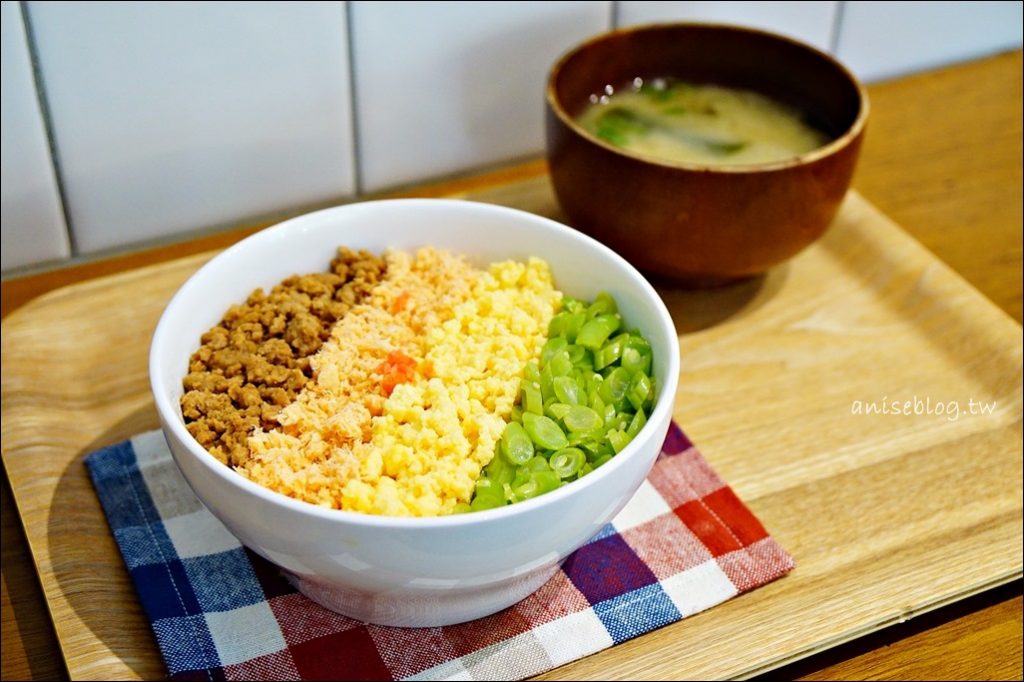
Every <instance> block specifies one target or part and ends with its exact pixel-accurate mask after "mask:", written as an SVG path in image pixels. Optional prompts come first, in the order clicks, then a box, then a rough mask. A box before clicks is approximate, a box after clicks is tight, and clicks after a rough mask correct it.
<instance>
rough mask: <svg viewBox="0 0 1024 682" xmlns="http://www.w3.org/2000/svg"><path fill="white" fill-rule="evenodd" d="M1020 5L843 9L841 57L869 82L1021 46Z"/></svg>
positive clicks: (850, 5)
mask: <svg viewBox="0 0 1024 682" xmlns="http://www.w3.org/2000/svg"><path fill="white" fill-rule="evenodd" d="M1021 7H1022V5H1021V3H1020V2H926V3H922V2H898V1H890V2H870V1H864V0H851V1H850V2H847V3H846V5H845V7H844V10H843V20H842V31H841V32H840V35H839V43H838V49H837V52H836V54H837V56H838V57H839V59H840V60H842V61H843V62H844V63H846V64H847V65H849V67H850V68H851V69H852V70H853V71H854V73H856V74H857V75H858V76H859V77H860V78H862V79H864V80H866V81H875V80H880V79H884V78H890V77H892V76H897V75H900V74H905V73H908V72H911V71H918V70H923V69H928V68H933V67H936V66H940V65H942V64H947V63H950V62H956V61H961V60H964V59H970V58H972V57H979V56H981V55H985V54H991V53H994V52H999V51H1001V50H1007V49H1012V48H1016V47H1020V45H1021V23H1022V20H1024V19H1022V17H1024V14H1022V11H1021Z"/></svg>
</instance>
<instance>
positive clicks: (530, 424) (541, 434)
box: [523, 412, 569, 450]
mask: <svg viewBox="0 0 1024 682" xmlns="http://www.w3.org/2000/svg"><path fill="white" fill-rule="evenodd" d="M523 427H524V428H525V429H526V433H528V434H530V440H532V441H533V443H534V444H535V445H536V446H537V447H539V448H543V449H544V450H561V449H562V448H564V447H565V446H566V445H568V443H569V441H568V440H566V438H565V433H564V432H563V431H562V429H561V428H559V426H558V424H556V423H555V422H554V420H552V419H551V418H550V417H545V416H544V415H537V414H533V413H532V412H526V413H524V414H523Z"/></svg>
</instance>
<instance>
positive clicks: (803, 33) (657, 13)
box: [617, 0, 839, 50]
mask: <svg viewBox="0 0 1024 682" xmlns="http://www.w3.org/2000/svg"><path fill="white" fill-rule="evenodd" d="M838 5H839V3H838V2H833V1H832V0H827V1H826V0H807V1H806V2H792V1H791V2H784V1H782V2H779V1H776V2H771V1H768V0H759V1H756V2H755V1H751V2H707V1H703V0H693V1H689V2H687V1H682V2H675V1H670V2H650V1H648V0H622V2H619V7H618V12H617V14H618V24H619V26H630V25H633V24H646V23H650V22H657V21H701V22H713V23H723V24H739V25H742V26H750V27H752V28H759V29H763V30H766V31H772V32H774V33H781V34H783V35H787V36H790V37H792V38H796V39H797V40H802V41H804V42H806V43H809V44H811V45H814V46H815V47H817V48H819V49H821V50H828V49H829V47H830V46H831V41H832V33H833V28H834V24H835V19H836V12H837V8H838Z"/></svg>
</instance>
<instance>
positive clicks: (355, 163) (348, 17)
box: [342, 0, 365, 197]
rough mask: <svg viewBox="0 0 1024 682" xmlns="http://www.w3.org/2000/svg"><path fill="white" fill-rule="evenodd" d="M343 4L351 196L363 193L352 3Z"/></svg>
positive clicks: (347, 0) (347, 1)
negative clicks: (350, 146) (350, 155)
mask: <svg viewBox="0 0 1024 682" xmlns="http://www.w3.org/2000/svg"><path fill="white" fill-rule="evenodd" d="M342 4H343V7H344V17H345V46H346V48H347V50H348V89H349V94H348V106H349V128H350V130H351V131H352V164H351V167H352V183H353V185H354V187H353V189H354V192H353V196H355V197H359V196H362V194H363V187H364V185H365V183H364V180H363V150H362V145H361V144H360V142H359V107H358V106H357V105H356V99H357V97H358V95H357V94H356V90H357V88H356V48H355V35H354V32H353V30H352V24H353V22H352V3H351V2H350V1H349V0H346V1H345V2H344V3H342Z"/></svg>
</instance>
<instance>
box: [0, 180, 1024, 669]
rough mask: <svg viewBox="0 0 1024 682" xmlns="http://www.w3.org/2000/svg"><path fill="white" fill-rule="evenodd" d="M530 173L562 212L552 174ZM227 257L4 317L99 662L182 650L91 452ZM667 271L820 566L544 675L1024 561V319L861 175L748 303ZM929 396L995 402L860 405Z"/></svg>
mask: <svg viewBox="0 0 1024 682" xmlns="http://www.w3.org/2000/svg"><path fill="white" fill-rule="evenodd" d="M515 192H516V195H517V197H518V199H517V203H519V204H520V205H523V204H525V205H528V206H529V207H530V208H531V209H533V210H537V212H540V213H557V209H556V208H555V204H554V198H553V196H552V195H551V193H550V187H549V185H548V182H547V179H546V178H545V177H543V176H542V177H540V178H536V179H534V180H528V181H525V182H521V183H517V185H516V191H515ZM207 257H208V255H199V256H192V257H189V258H185V259H182V260H177V261H173V262H171V263H167V264H162V265H155V266H150V267H147V268H141V269H138V270H133V271H130V272H127V273H123V274H120V275H115V276H113V277H108V278H104V279H100V280H95V281H92V282H86V283H83V284H80V285H76V286H73V287H70V288H65V289H61V290H58V291H56V292H53V293H51V294H48V295H46V296H44V297H43V298H41V299H38V300H37V301H35V302H33V303H31V304H29V305H27V306H25V307H24V308H22V309H21V310H18V311H16V312H15V313H13V314H11V315H9V316H8V318H7V319H5V320H4V323H3V340H2V343H3V356H4V358H5V362H6V363H7V364H8V365H9V366H10V367H12V368H14V371H5V372H4V375H3V436H2V439H3V443H4V453H3V456H4V463H5V466H6V468H7V472H8V476H9V477H10V481H11V484H12V488H13V491H14V495H15V498H16V501H17V504H18V507H19V510H20V511H21V516H22V519H23V522H24V525H25V529H26V533H27V536H28V538H29V542H30V544H31V545H32V550H33V553H34V555H35V558H36V564H37V567H38V570H39V574H40V576H41V582H42V585H43V590H44V593H45V595H46V599H47V602H48V603H49V605H50V608H51V610H52V613H53V620H54V624H55V628H56V631H57V635H58V639H59V640H60V644H61V647H62V649H63V653H64V656H65V659H66V660H67V664H68V668H69V671H70V674H71V676H72V677H73V678H76V679H79V678H81V679H97V678H126V677H127V678H151V677H154V676H159V675H160V674H161V673H162V664H161V662H160V660H159V658H158V657H157V656H156V655H155V647H154V642H153V640H152V635H151V634H150V631H149V629H148V628H147V627H146V626H145V620H144V618H143V615H142V613H141V611H140V609H139V607H138V602H137V599H136V597H135V595H134V592H133V591H132V588H131V586H130V583H129V580H128V576H127V572H126V571H125V569H124V567H123V564H122V563H121V561H120V558H119V555H118V554H117V551H116V548H115V547H114V543H113V539H112V537H111V535H110V532H109V529H108V528H107V526H106V523H105V521H104V519H103V516H102V512H101V511H100V509H99V505H98V502H97V500H96V498H95V495H94V494H92V491H91V487H90V483H89V481H88V478H87V476H86V472H85V469H84V466H83V464H82V457H83V456H84V455H85V454H86V453H88V452H90V451H92V450H94V449H95V448H97V447H100V446H102V445H106V444H110V443H113V442H117V441H119V440H121V439H123V438H125V437H127V436H129V435H131V434H133V433H137V432H139V431H142V430H145V429H149V428H154V427H155V426H156V423H157V422H156V417H155V414H154V412H153V408H152V404H151V400H150V396H149V387H148V383H147V376H146V351H147V348H148V342H149V336H150V334H151V332H152V329H153V328H154V326H155V323H156V320H157V318H158V316H159V314H160V312H161V311H162V309H163V306H164V305H165V303H166V301H167V300H168V299H169V297H170V296H171V294H172V293H173V292H174V290H175V289H176V288H177V287H178V286H179V285H180V284H181V282H183V281H184V279H185V278H186V277H187V276H188V275H189V274H191V273H192V272H193V271H194V270H195V269H196V268H197V267H199V265H200V264H201V263H203V262H204V261H205V260H206V258H207ZM660 293H661V294H662V296H663V298H664V299H665V300H666V302H667V304H668V305H669V308H670V310H671V312H672V314H673V318H674V319H675V320H676V321H677V323H678V325H679V328H680V330H681V346H682V353H683V359H684V363H683V366H684V369H683V372H682V377H681V382H680V390H679V393H678V395H677V402H676V405H677V409H676V418H677V419H678V420H679V422H680V423H682V424H684V425H685V428H686V429H687V432H688V433H689V434H690V436H691V437H692V438H693V439H694V440H695V442H696V443H698V445H699V447H700V448H701V450H702V451H703V452H704V454H705V455H706V456H707V458H708V460H709V461H710V462H711V463H712V465H713V466H714V467H715V468H716V469H717V470H718V471H719V473H720V474H721V475H722V476H723V477H724V478H725V479H726V480H727V481H729V482H730V484H731V485H732V486H733V488H734V489H735V490H736V492H737V493H738V494H739V495H740V497H741V498H742V499H744V500H745V501H746V502H747V503H748V504H749V505H750V506H751V508H752V509H753V511H754V512H755V514H757V515H758V516H759V517H760V518H761V519H762V521H763V522H764V523H765V525H766V526H767V527H768V528H769V529H770V531H771V532H772V533H773V534H774V535H775V536H776V537H777V539H778V540H779V542H781V543H782V545H783V546H784V547H786V548H787V549H788V550H789V551H790V552H792V553H793V555H794V557H795V559H796V562H797V569H796V570H795V571H794V572H793V573H792V574H791V575H790V576H788V577H787V578H785V579H783V580H780V581H778V582H776V583H773V584H771V585H768V586H766V587H764V588H762V589H759V590H756V591H755V592H753V593H750V594H747V595H744V596H742V597H739V598H737V599H734V600H732V601H730V602H727V603H725V604H723V605H721V606H719V607H716V608H715V609H712V610H710V611H708V612H705V613H702V614H698V615H696V616H694V617H692V618H688V619H686V620H684V621H681V622H680V623H677V624H674V625H671V626H668V627H665V628H662V629H660V630H657V631H655V632H653V633H650V634H648V635H645V636H643V637H641V638H638V639H636V640H633V641H631V642H627V643H625V644H623V645H620V646H617V647H614V648H613V649H610V650H608V651H605V652H601V653H599V654H597V655H595V656H591V657H589V658H587V659H584V660H583V661H579V662H577V663H573V664H570V665H568V666H565V667H563V668H560V669H558V670H556V671H552V672H551V673H548V674H547V675H545V676H544V677H545V678H548V679H569V678H580V677H584V678H614V679H625V678H679V677H698V678H707V677H733V676H743V675H749V674H753V673H756V672H758V671H761V670H764V669H767V668H770V667H773V666H777V665H779V664H781V663H784V662H786V661H789V660H793V659H795V658H799V657H802V656H805V655H807V654H809V653H813V652H814V651H817V650H819V649H823V648H827V647H830V646H833V645H835V644H837V643H839V642H842V641H845V640H848V639H850V638H853V637H856V636H859V635H862V634H865V633H868V632H871V631H874V630H876V629H878V628H880V627H884V626H886V625H888V624H891V623H895V622H897V621H899V620H901V619H905V618H908V617H911V616H913V615H914V614H916V613H919V612H922V611H925V610H928V609H931V608H934V607H936V606H939V605H942V604H944V603H948V602H950V601H953V600H956V599H958V598H961V597H964V596H967V595H969V594H971V593H974V592H977V591H979V590H983V589H985V588H988V587H991V586H994V585H997V584H999V583H1001V582H1005V581H1007V580H1012V579H1014V578H1015V577H1017V576H1019V575H1020V573H1021V494H1022V490H1021V479H1022V473H1021V460H1020V457H1019V449H1020V440H1021V395H1020V393H1021V347H1020V337H1021V330H1020V327H1019V326H1018V325H1017V324H1016V323H1015V322H1014V321H1013V320H1011V319H1010V318H1009V317H1008V316H1007V315H1006V314H1005V313H1003V312H1001V311H1000V310H998V309H997V308H996V307H995V306H993V305H992V304H991V303H990V302H989V301H988V300H987V299H985V298H984V297H983V296H982V295H981V294H979V293H978V292H977V291H975V290H974V289H972V288H970V287H969V286H967V285H966V283H965V282H964V281H963V280H962V279H961V278H960V277H958V276H957V275H956V274H955V273H953V272H952V271H951V270H949V268H948V267H946V266H944V265H943V264H941V263H940V262H938V261H937V260H936V259H935V258H934V257H933V256H932V255H931V254H929V253H928V252H926V251H925V250H924V249H922V248H921V247H920V246H919V245H918V244H917V243H915V242H914V241H913V240H911V239H910V238H909V237H907V236H906V235H905V234H903V233H902V232H901V231H900V230H899V229H898V228H897V227H896V225H894V224H893V223H892V222H891V221H889V220H888V219H887V218H886V217H885V216H883V215H882V214H881V213H879V212H878V211H877V210H875V209H874V208H873V207H872V206H871V205H870V204H868V203H867V202H865V201H864V200H863V199H861V198H860V197H859V196H858V195H857V194H856V193H851V194H850V196H849V197H848V199H847V201H846V202H845V204H844V206H843V209H842V210H841V213H840V215H839V217H838V219H837V221H836V222H835V223H834V225H833V226H832V228H831V230H830V232H829V234H828V235H827V236H826V238H825V239H824V240H822V241H821V242H820V243H819V244H818V245H816V246H814V247H812V248H811V249H809V250H808V251H806V252H805V253H804V254H802V255H801V256H800V257H798V258H797V259H795V260H794V261H792V262H791V263H790V264H789V265H788V266H786V267H783V268H780V269H778V270H776V271H774V272H773V273H771V274H770V275H769V276H767V277H766V278H763V279H761V280H756V281H754V282H748V283H746V284H742V285H738V286H737V287H736V289H735V290H734V291H733V292H732V296H731V299H730V303H729V305H730V306H731V307H730V309H728V310H722V309H721V308H720V305H712V302H713V301H718V302H719V303H721V301H723V300H725V299H724V298H723V292H722V291H721V290H719V291H716V292H693V291H686V290H682V289H677V288H674V287H672V286H670V285H664V284H663V285H660ZM727 298H728V297H727ZM54 358H59V359H60V368H61V369H60V372H59V380H55V378H56V377H57V376H58V375H55V374H54V372H53V369H52V368H53V367H54V363H53V360H54ZM915 397H918V398H920V399H921V400H926V399H930V400H931V401H932V402H936V401H943V402H949V401H958V402H959V403H961V404H962V405H963V406H964V408H966V406H967V404H968V401H969V400H975V401H981V402H983V403H985V404H989V403H994V409H993V411H992V413H991V414H985V415H980V414H975V415H966V414H963V415H960V416H959V418H957V419H955V420H951V419H947V418H946V417H945V416H944V415H943V416H937V415H917V416H913V415H911V416H896V415H891V414H889V415H884V414H879V415H863V414H862V415H855V414H851V410H852V409H853V405H854V404H855V401H863V402H868V401H882V400H886V399H897V398H899V399H900V400H903V399H913V398H915ZM112 613H116V614H118V617H117V618H116V619H112V618H111V617H110V615H111V614H112ZM739 636H742V637H743V645H742V646H737V645H736V638H737V637H739ZM686 641H699V642H701V643H702V644H701V646H700V647H698V648H696V649H695V648H692V647H679V646H678V643H679V642H686Z"/></svg>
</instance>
